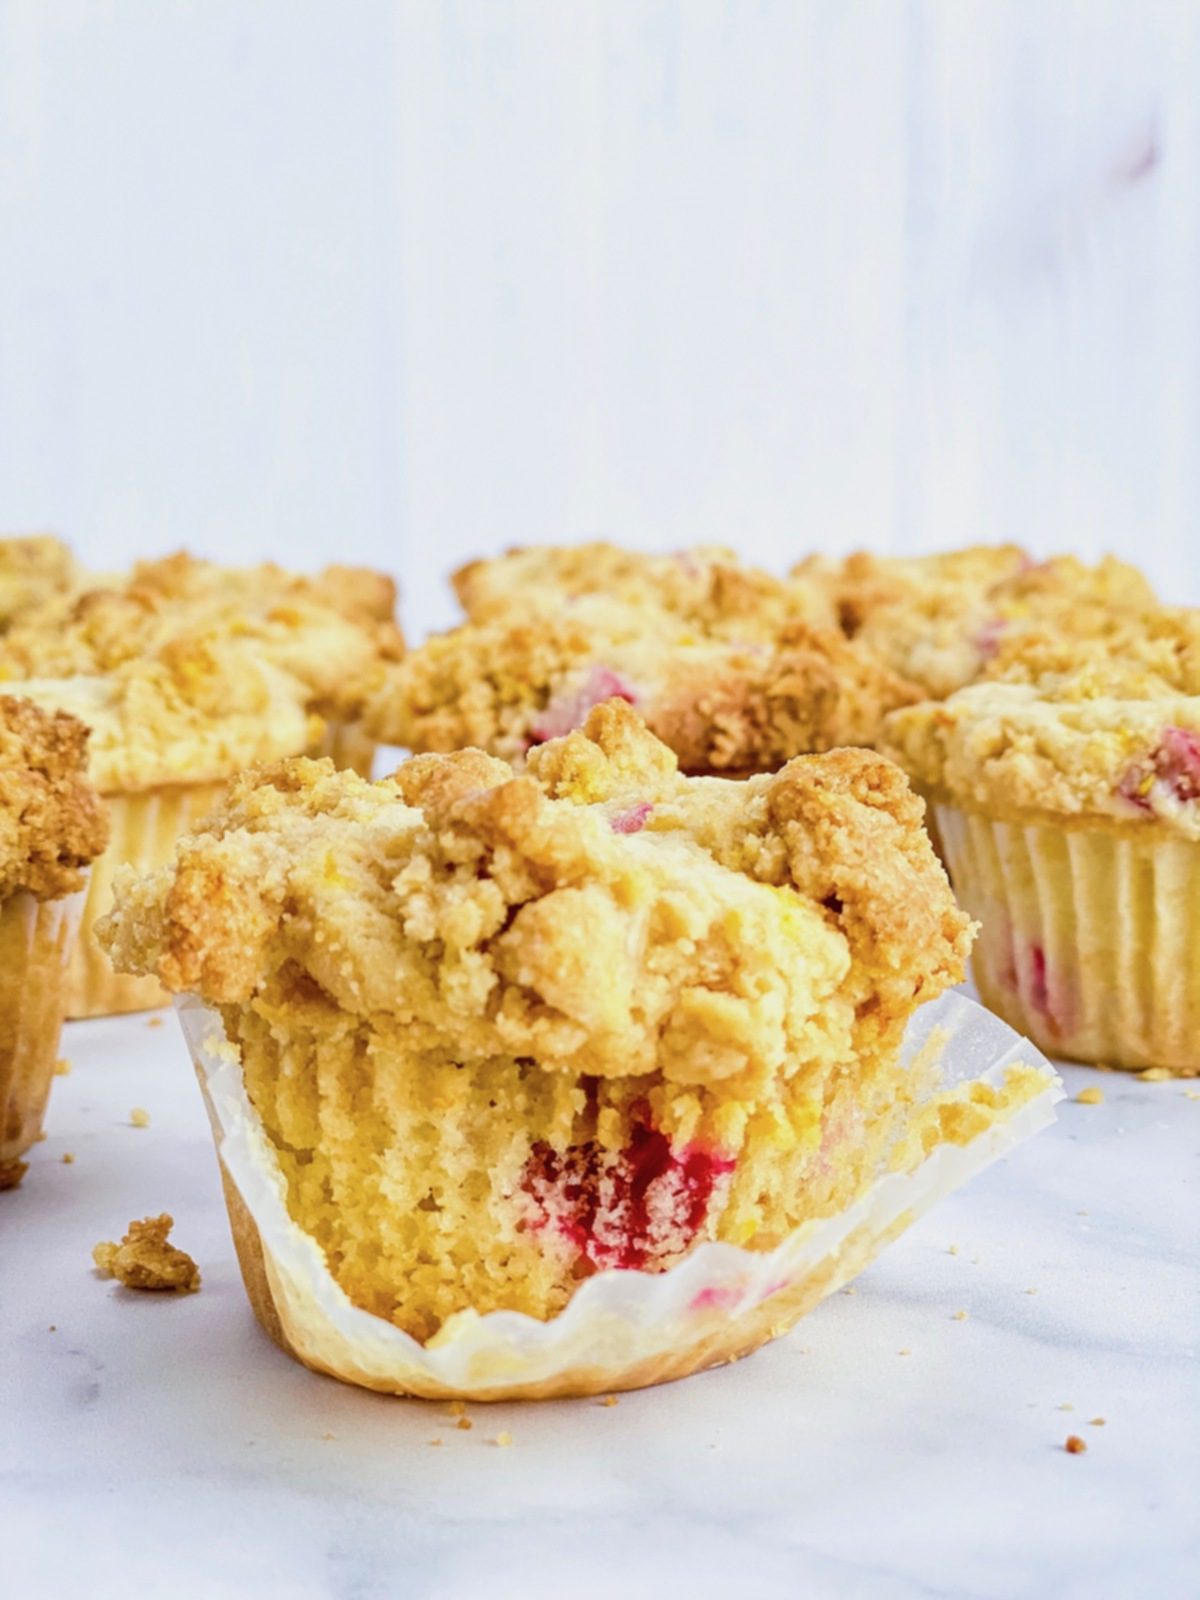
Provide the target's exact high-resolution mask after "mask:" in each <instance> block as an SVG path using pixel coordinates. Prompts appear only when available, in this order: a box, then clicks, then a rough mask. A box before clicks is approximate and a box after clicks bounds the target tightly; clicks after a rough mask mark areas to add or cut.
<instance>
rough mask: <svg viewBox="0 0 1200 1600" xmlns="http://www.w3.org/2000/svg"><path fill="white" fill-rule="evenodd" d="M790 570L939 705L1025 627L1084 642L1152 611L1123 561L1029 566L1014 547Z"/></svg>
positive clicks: (815, 562)
mask: <svg viewBox="0 0 1200 1600" xmlns="http://www.w3.org/2000/svg"><path fill="white" fill-rule="evenodd" d="M795 571H796V575H797V576H799V577H802V578H806V579H808V580H809V581H810V582H815V583H822V584H824V585H825V587H826V589H827V592H828V593H829V594H830V596H831V598H832V600H833V603H834V604H835V606H836V608H837V612H838V617H839V620H840V621H841V623H842V626H843V627H844V628H845V630H846V632H847V633H848V634H849V635H850V636H851V637H852V638H854V639H856V640H858V641H859V642H860V643H862V644H864V645H866V646H868V647H869V648H870V649H871V650H873V651H874V652H875V653H876V654H877V655H878V656H879V657H880V659H881V660H883V661H885V662H886V663H887V664H888V665H889V666H890V667H891V668H892V669H893V670H894V671H895V672H897V673H899V674H901V675H902V676H903V677H905V678H906V679H908V680H909V681H911V682H913V683H915V684H917V685H919V686H920V688H921V689H922V691H923V692H924V693H925V694H926V695H927V696H928V697H929V698H931V699H939V700H940V699H944V698H945V696H946V695H949V694H952V693H953V692H954V690H956V689H960V688H963V687H964V686H965V685H966V684H968V683H972V682H974V681H975V680H976V679H977V678H978V677H979V676H980V675H981V674H982V673H984V672H985V671H986V670H987V668H988V665H989V663H990V662H991V661H992V660H993V658H994V657H995V655H996V653H997V651H998V650H999V649H1000V648H1001V646H1002V645H1003V644H1004V643H1005V642H1006V641H1008V640H1010V639H1012V638H1014V637H1019V636H1020V635H1021V634H1022V633H1024V632H1025V631H1027V630H1037V629H1039V628H1041V627H1044V626H1046V625H1051V624H1052V625H1053V626H1054V627H1055V628H1056V629H1057V630H1058V631H1059V632H1061V633H1063V634H1064V635H1065V636H1067V637H1070V638H1074V639H1086V638H1090V637H1095V636H1096V635H1097V634H1098V633H1100V632H1102V631H1103V630H1104V628H1105V627H1106V626H1107V625H1108V623H1109V619H1110V618H1111V616H1112V615H1113V613H1114V611H1118V612H1120V611H1126V610H1132V609H1139V610H1144V609H1145V608H1147V607H1149V606H1152V605H1153V604H1154V593H1153V591H1152V590H1151V588H1150V586H1149V584H1148V583H1147V581H1146V579H1145V578H1144V577H1143V576H1142V574H1141V573H1140V572H1139V571H1138V570H1137V569H1136V567H1131V566H1129V565H1127V564H1126V563H1125V562H1121V561H1117V560H1114V559H1113V558H1112V557H1110V556H1106V557H1105V558H1104V559H1103V560H1102V561H1100V562H1098V563H1097V564H1096V565H1095V566H1088V565H1087V564H1086V563H1084V562H1082V561H1078V560H1076V558H1075V557H1074V556H1057V557H1054V558H1053V559H1051V560H1049V561H1034V560H1033V559H1032V558H1031V557H1030V556H1028V555H1027V554H1026V553H1025V551H1023V550H1022V549H1021V548H1020V546H1018V545H996V546H976V547H973V548H968V549H964V550H955V551H950V552H948V553H946V554H942V555H931V556H916V557H886V556H873V555H869V554H867V553H865V552H860V553H859V554H857V555H852V556H849V557H847V559H846V560H845V561H843V562H841V563H835V562H829V561H826V560H823V559H822V558H820V557H816V558H810V559H809V560H808V561H806V562H801V564H800V565H799V567H797V568H796V569H795Z"/></svg>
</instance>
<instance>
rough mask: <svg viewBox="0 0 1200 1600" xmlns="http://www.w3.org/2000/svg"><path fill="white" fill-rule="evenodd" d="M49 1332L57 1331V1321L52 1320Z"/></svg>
mask: <svg viewBox="0 0 1200 1600" xmlns="http://www.w3.org/2000/svg"><path fill="white" fill-rule="evenodd" d="M50 1332H51V1333H57V1332H58V1323H57V1322H52V1323H51V1324H50Z"/></svg>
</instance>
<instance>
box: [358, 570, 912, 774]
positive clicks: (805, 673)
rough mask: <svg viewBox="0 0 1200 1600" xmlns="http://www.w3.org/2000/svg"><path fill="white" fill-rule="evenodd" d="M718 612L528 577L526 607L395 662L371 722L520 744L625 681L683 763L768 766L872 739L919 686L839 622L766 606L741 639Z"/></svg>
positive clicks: (622, 693) (427, 739)
mask: <svg viewBox="0 0 1200 1600" xmlns="http://www.w3.org/2000/svg"><path fill="white" fill-rule="evenodd" d="M713 626H714V628H715V629H716V630H717V631H715V632H713V633H710V634H707V635H706V634H703V633H700V632H698V631H697V627H698V625H697V623H696V621H695V620H694V619H693V620H691V621H686V622H685V621H682V620H680V618H679V617H677V616H675V615H673V614H671V613H670V612H668V611H666V610H663V609H658V610H656V609H655V608H654V607H652V606H651V605H650V604H649V603H646V604H638V605H633V604H628V603H626V602H624V601H621V600H613V599H602V598H598V597H595V596H584V597H581V598H579V599H575V600H572V601H567V602H564V601H563V600H562V599H561V598H554V597H552V596H551V595H550V593H549V591H547V590H544V589H543V590H538V589H532V590H530V591H529V592H528V593H527V595H526V602H525V606H524V608H523V612H522V614H521V616H520V617H515V616H512V615H509V614H507V613H504V614H501V615H498V616H496V617H494V618H493V619H491V620H488V621H482V622H468V623H466V624H465V625H463V626H462V627H460V628H456V629H454V630H452V631H451V632H449V633H446V634H442V635H440V636H437V637H434V638H431V639H429V640H427V641H426V642H425V644H424V645H422V646H420V647H419V648H418V649H416V650H414V651H412V652H410V654H409V655H407V656H406V657H405V658H404V659H403V660H401V661H399V662H398V663H396V664H395V665H394V666H391V667H390V668H389V669H388V670H387V671H386V674H385V676H384V678H383V680H382V682H381V685H380V687H379V689H378V690H377V692H376V693H375V695H374V696H373V698H372V699H371V701H370V702H369V704H368V708H367V712H366V721H367V726H368V727H369V728H370V729H371V731H372V732H374V733H375V734H376V735H377V736H378V737H379V738H380V739H382V740H383V741H384V742H386V743H389V744H396V745H401V746H403V747H405V748H406V749H409V750H414V751H417V752H422V753H429V752H448V751H451V750H457V749H462V748H464V747H465V746H478V747H479V748H481V749H484V750H487V751H488V752H490V753H491V754H494V755H499V756H502V757H504V758H505V759H507V760H515V759H517V758H518V757H520V756H523V755H524V754H525V753H526V752H527V751H529V750H530V749H531V748H533V747H535V746H537V745H539V744H541V743H543V742H544V741H545V740H547V739H552V738H558V737H561V736H562V735H564V734H566V733H569V732H571V731H572V730H573V729H575V728H578V727H579V726H581V725H582V723H583V721H584V719H585V718H586V716H587V714H588V712H589V711H590V710H591V709H592V707H593V706H595V705H597V704H599V703H601V702H602V701H604V700H608V699H611V698H614V697H616V698H620V699H622V700H625V701H626V702H628V703H629V704H630V705H633V706H635V707H636V708H637V710H638V712H639V713H640V714H641V716H642V718H643V719H644V721H645V722H646V724H647V726H648V727H649V728H650V729H651V730H652V731H653V732H654V733H655V734H656V735H657V737H658V738H660V739H662V740H663V741H664V743H666V744H667V745H669V746H670V748H671V749H672V750H673V751H674V752H675V754H676V755H677V756H678V758H679V761H680V764H681V766H682V767H683V768H684V770H685V771H687V772H691V773H703V772H723V773H724V772H728V773H745V772H773V771H775V770H776V768H778V767H780V766H782V765H783V763H784V762H785V761H788V760H790V758H791V757H792V756H794V755H799V754H808V753H812V752H820V751H825V750H830V749H833V748H835V747H837V746H839V745H869V744H870V743H872V741H873V740H874V738H875V737H876V735H877V733H878V730H879V725H880V722H881V720H882V718H883V716H884V715H885V714H886V713H887V712H888V711H890V710H892V709H894V708H895V707H897V706H902V705H906V704H909V703H911V702H912V701H914V700H915V699H916V698H917V692H916V690H914V689H913V688H912V687H911V686H910V685H909V684H907V683H906V682H904V680H903V679H901V678H899V677H897V675H896V674H895V673H893V672H892V671H890V670H889V669H888V668H887V667H885V666H884V665H883V664H882V663H881V662H879V661H878V660H876V658H875V657H874V656H873V655H872V654H871V652H870V651H868V650H866V649H864V648H862V647H861V646H859V645H857V644H855V643H854V642H853V641H849V640H847V639H845V638H844V637H843V636H842V634H841V633H840V631H839V630H838V629H836V628H828V627H816V626H813V625H811V624H809V623H806V622H802V621H798V620H793V621H789V622H784V621H780V620H779V619H778V618H775V619H774V620H770V619H768V618H765V617H764V618H760V619H759V622H758V630H759V632H758V635H757V636H756V637H754V638H752V639H751V640H750V642H738V641H735V640H734V639H732V638H730V637H727V636H725V634H724V632H723V631H721V629H722V624H720V623H714V624H713ZM742 631H744V632H747V633H749V632H752V630H751V629H750V628H749V627H747V628H745V629H743V630H742Z"/></svg>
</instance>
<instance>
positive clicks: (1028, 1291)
mask: <svg viewBox="0 0 1200 1600" xmlns="http://www.w3.org/2000/svg"><path fill="white" fill-rule="evenodd" d="M1025 1293H1026V1294H1036V1293H1037V1290H1036V1289H1026V1291H1025Z"/></svg>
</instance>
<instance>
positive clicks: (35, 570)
mask: <svg viewBox="0 0 1200 1600" xmlns="http://www.w3.org/2000/svg"><path fill="white" fill-rule="evenodd" d="M80 579H81V574H80V571H79V568H78V566H77V565H76V563H75V558H74V556H72V554H71V552H70V551H69V550H68V549H67V547H66V545H65V544H62V543H61V542H60V541H59V540H58V539H55V538H54V537H52V535H50V534H48V533H38V534H30V535H26V536H25V537H21V538H12V539H0V631H2V630H3V629H5V628H7V627H9V626H11V624H12V623H13V622H15V621H16V619H17V618H18V617H20V616H21V615H23V614H24V613H25V612H26V611H30V610H32V609H33V608H34V607H35V606H39V605H41V604H42V603H43V601H46V600H49V599H51V598H52V597H53V596H54V595H58V594H65V593H66V592H67V591H68V590H70V589H72V588H74V587H75V586H76V585H77V584H78V583H79V582H80Z"/></svg>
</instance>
